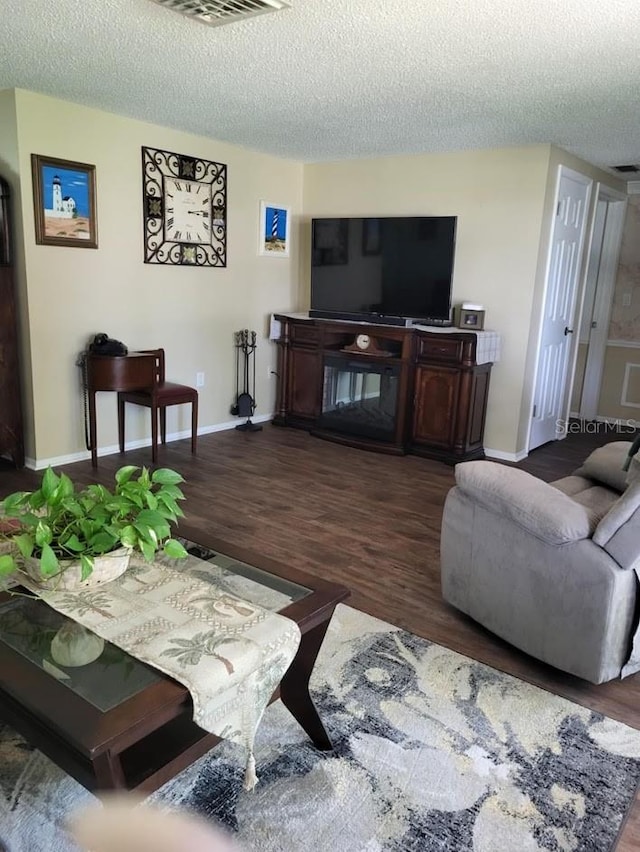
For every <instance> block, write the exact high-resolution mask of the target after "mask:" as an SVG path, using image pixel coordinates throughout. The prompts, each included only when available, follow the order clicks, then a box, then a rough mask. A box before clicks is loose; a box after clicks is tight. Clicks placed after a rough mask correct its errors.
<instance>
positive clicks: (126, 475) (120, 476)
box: [115, 464, 140, 485]
mask: <svg viewBox="0 0 640 852" xmlns="http://www.w3.org/2000/svg"><path fill="white" fill-rule="evenodd" d="M137 470H140V468H139V467H138V466H137V465H135V464H127V465H125V466H124V467H121V468H120V469H119V470H117V471H116V476H115V479H116V482H117V483H118V485H124V484H125V482H129V480H130V479H131V477H132V476H133V474H134V473H135V472H136V471H137Z"/></svg>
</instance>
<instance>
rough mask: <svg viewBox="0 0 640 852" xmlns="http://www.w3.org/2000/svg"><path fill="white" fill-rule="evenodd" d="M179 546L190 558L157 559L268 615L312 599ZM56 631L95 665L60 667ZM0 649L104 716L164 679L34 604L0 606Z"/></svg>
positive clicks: (229, 561)
mask: <svg viewBox="0 0 640 852" xmlns="http://www.w3.org/2000/svg"><path fill="white" fill-rule="evenodd" d="M181 541H182V543H183V544H184V546H185V547H186V549H187V552H188V553H189V556H188V558H187V560H184V559H181V560H168V559H166V558H165V557H160V558H161V559H162V561H163V562H165V563H166V564H170V565H175V566H176V567H179V570H180V571H185V572H188V573H189V574H191V575H192V576H195V577H197V578H198V579H200V580H204V581H205V582H214V581H215V583H216V584H217V585H219V586H220V587H222V589H223V590H224V591H226V592H229V593H230V594H232V595H236V596H237V597H239V598H242V599H243V600H248V601H251V602H252V603H256V604H259V605H261V606H263V607H265V609H268V610H270V611H272V612H277V611H278V610H281V609H283V608H284V607H286V606H287V605H288V604H290V603H293V602H294V601H297V600H300V599H301V598H304V597H306V596H307V595H310V594H311V593H312V589H308V588H306V587H304V586H300V585H298V584H297V583H292V582H290V581H288V580H285V579H283V578H282V577H277V576H275V575H274V574H269V573H268V572H267V571H264V570H262V569H261V568H256V567H255V566H254V565H249V564H247V563H245V562H240V561H238V560H236V559H233V558H232V557H230V556H226V555H225V554H222V553H219V552H217V551H213V550H210V549H209V548H205V547H202V546H201V545H197V544H194V543H193V542H190V541H187V540H186V539H181ZM60 631H63V635H65V636H67V637H68V636H69V634H70V633H72V634H73V637H72V640H71V641H74V638H75V639H77V641H78V642H80V643H83V648H86V649H87V651H89V650H90V649H93V654H95V655H97V657H96V658H95V659H94V661H93V662H90V663H87V664H85V665H79V666H78V665H75V666H70V665H64V664H63V663H62V662H61V660H64V659H65V658H64V657H63V656H62V655H61V653H60V642H59V641H54V640H55V638H56V636H57V635H58V634H59V632H60ZM82 631H83V633H82ZM81 634H82V635H81ZM87 636H88V637H89V639H88V640H87V638H86V637H87ZM0 643H4V644H5V645H7V646H9V647H10V648H12V649H13V650H14V651H17V652H18V653H19V654H22V655H23V656H24V657H26V658H27V659H28V660H29V661H30V662H32V663H34V664H35V665H37V666H39V667H40V668H41V669H43V670H44V671H46V672H47V673H48V674H50V675H51V677H54V678H56V679H57V680H58V681H59V682H60V683H61V684H64V686H66V687H67V688H69V689H71V690H72V691H73V692H75V693H76V694H77V695H79V696H81V697H82V698H84V699H85V700H86V701H88V702H89V703H91V704H93V706H94V707H97V708H98V709H99V710H102V711H103V712H106V711H107V710H110V709H112V708H113V707H116V706H117V705H118V704H121V703H122V702H123V701H126V700H127V699H129V698H131V697H132V696H134V695H136V694H137V693H139V692H141V691H142V690H143V689H146V688H147V687H148V686H149V685H151V684H152V683H155V682H157V681H159V680H161V679H162V678H163V677H164V675H162V674H161V673H160V672H157V671H156V670H155V669H153V668H151V667H150V666H147V665H145V664H144V663H142V662H140V661H139V660H136V659H135V658H134V657H132V656H130V655H129V654H127V653H126V652H125V651H122V650H121V649H120V648H118V647H117V646H116V645H113V644H111V643H110V642H103V640H102V639H100V638H99V637H96V636H95V634H92V633H90V631H88V630H86V628H83V627H81V626H80V625H76V624H75V623H74V622H73V621H71V619H69V618H67V617H66V616H64V615H61V614H60V613H58V612H56V610H54V609H51V607H49V606H47V605H46V603H44V602H43V601H41V600H38V599H37V598H31V597H26V596H16V597H12V598H10V599H9V600H7V601H4V602H2V603H0ZM100 643H102V646H101V644H100Z"/></svg>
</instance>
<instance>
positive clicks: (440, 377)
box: [412, 366, 460, 447]
mask: <svg viewBox="0 0 640 852" xmlns="http://www.w3.org/2000/svg"><path fill="white" fill-rule="evenodd" d="M459 392H460V371H459V370H457V369H455V368H454V367H427V366H419V367H417V368H416V377H415V397H414V410H413V435H412V438H413V440H414V441H417V442H420V443H425V444H432V445H435V446H438V447H452V446H453V442H454V436H455V427H456V421H457V416H456V415H457V408H458V397H459Z"/></svg>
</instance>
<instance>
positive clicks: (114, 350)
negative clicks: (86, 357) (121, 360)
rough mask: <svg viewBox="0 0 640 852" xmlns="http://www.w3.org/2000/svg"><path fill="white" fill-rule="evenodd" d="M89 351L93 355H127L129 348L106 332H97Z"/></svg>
mask: <svg viewBox="0 0 640 852" xmlns="http://www.w3.org/2000/svg"><path fill="white" fill-rule="evenodd" d="M89 352H91V354H92V355H116V356H118V355H127V354H128V352H129V350H128V349H127V347H126V346H125V345H124V343H121V342H120V341H119V340H114V338H113V337H109V336H108V335H106V334H96V336H95V337H94V338H93V342H92V343H90V344H89Z"/></svg>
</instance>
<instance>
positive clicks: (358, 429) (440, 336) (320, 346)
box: [270, 314, 500, 464]
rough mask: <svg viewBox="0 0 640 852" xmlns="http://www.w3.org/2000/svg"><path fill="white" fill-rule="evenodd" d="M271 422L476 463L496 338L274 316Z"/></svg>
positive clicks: (374, 446) (384, 448)
mask: <svg viewBox="0 0 640 852" xmlns="http://www.w3.org/2000/svg"><path fill="white" fill-rule="evenodd" d="M270 336H271V338H272V339H275V340H276V341H277V343H278V346H279V364H278V390H277V400H276V415H275V418H274V423H276V424H278V425H283V426H294V427H297V428H302V429H308V430H309V431H310V432H311V433H312V434H314V435H318V436H319V437H322V438H326V439H328V440H333V441H338V442H340V443H345V444H349V445H350V446H355V447H361V448H363V449H370V450H376V451H378V452H385V453H395V454H402V453H417V454H420V455H425V456H429V457H432V458H437V459H441V460H442V461H446V462H449V463H451V464H455V463H456V462H458V461H463V460H467V459H476V458H483V457H484V447H483V437H484V423H485V415H486V406H487V396H488V392H489V378H490V375H491V365H492V363H493V362H495V361H497V360H499V353H500V336H499V335H498V334H497V333H496V332H493V331H477V332H476V331H466V330H465V331H462V330H460V329H455V328H441V327H432V326H420V325H415V326H411V327H407V328H405V327H402V326H400V327H399V326H389V325H378V324H373V323H361V322H352V321H342V320H327V319H318V318H314V319H310V318H309V316H308V315H307V314H274V316H273V319H272V324H271V335H270Z"/></svg>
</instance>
